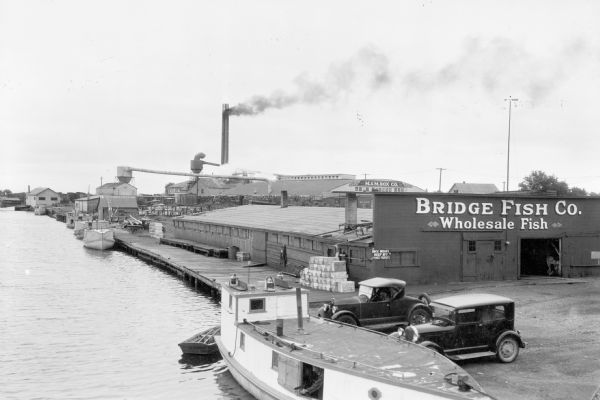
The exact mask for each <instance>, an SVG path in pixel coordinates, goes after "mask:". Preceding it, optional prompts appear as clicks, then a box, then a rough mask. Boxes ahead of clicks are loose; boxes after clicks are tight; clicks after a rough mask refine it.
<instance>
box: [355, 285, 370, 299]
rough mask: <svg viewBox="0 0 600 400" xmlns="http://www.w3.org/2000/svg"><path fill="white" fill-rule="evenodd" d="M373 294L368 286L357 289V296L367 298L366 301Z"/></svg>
mask: <svg viewBox="0 0 600 400" xmlns="http://www.w3.org/2000/svg"><path fill="white" fill-rule="evenodd" d="M372 294H373V288H372V287H370V286H365V285H360V288H359V289H358V295H359V296H362V295H364V296H367V298H368V299H370V298H371V295H372Z"/></svg>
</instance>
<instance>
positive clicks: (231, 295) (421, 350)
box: [215, 278, 491, 400]
mask: <svg viewBox="0 0 600 400" xmlns="http://www.w3.org/2000/svg"><path fill="white" fill-rule="evenodd" d="M232 283H234V284H235V283H236V282H232ZM244 286H245V285H239V284H237V285H223V286H222V287H221V332H220V335H217V336H215V341H216V343H217V346H218V348H219V351H220V353H221V355H222V356H223V360H224V361H225V362H226V364H227V365H228V367H229V370H230V372H231V374H232V375H233V377H234V378H235V379H236V380H237V381H238V382H239V383H240V385H241V386H243V387H244V388H245V389H246V390H247V391H248V392H250V393H251V394H252V395H253V396H254V397H256V398H257V399H260V400H263V399H268V400H290V399H306V398H317V399H327V400H338V399H339V400H342V399H343V400H352V399H371V400H379V399H383V400H385V399H491V397H490V396H488V395H487V394H485V392H484V391H483V390H482V388H481V386H480V385H479V384H478V383H477V382H476V381H475V380H474V379H473V378H472V377H471V376H470V375H469V374H468V373H467V372H466V371H465V370H463V369H462V368H461V367H459V366H458V365H456V364H455V363H454V362H452V361H450V360H449V359H447V358H446V357H444V356H442V355H440V354H439V353H437V352H435V351H432V350H430V349H427V348H425V347H422V346H420V345H417V344H415V343H412V342H409V341H405V340H401V339H398V338H393V337H390V336H388V335H384V334H381V333H378V332H375V331H371V330H367V329H364V328H360V327H356V326H351V325H346V324H343V323H339V322H334V321H329V320H324V319H320V318H315V317H310V316H309V314H308V291H307V290H305V289H300V288H296V289H284V288H280V287H275V286H274V285H272V284H271V280H270V279H269V278H268V279H267V284H266V285H265V287H266V288H265V289H264V290H263V289H253V288H248V289H247V290H245V289H244ZM240 288H241V290H240ZM267 288H268V289H269V290H267Z"/></svg>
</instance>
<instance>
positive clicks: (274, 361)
mask: <svg viewBox="0 0 600 400" xmlns="http://www.w3.org/2000/svg"><path fill="white" fill-rule="evenodd" d="M271 369H274V370H278V369H279V354H278V353H277V352H276V351H274V352H273V353H272V354H271Z"/></svg>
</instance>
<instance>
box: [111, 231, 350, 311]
mask: <svg viewBox="0 0 600 400" xmlns="http://www.w3.org/2000/svg"><path fill="white" fill-rule="evenodd" d="M115 241H116V246H117V247H118V248H120V249H122V250H124V251H126V252H127V253H129V254H131V255H133V256H136V257H138V258H140V259H142V260H145V261H147V262H150V263H152V264H155V265H157V266H159V267H161V268H164V269H166V270H169V271H171V272H172V273H175V274H177V275H178V276H179V277H181V278H182V279H184V280H185V281H187V282H188V283H190V284H191V285H193V286H194V287H195V288H196V289H201V286H204V287H205V288H206V289H208V290H209V291H210V292H211V293H212V294H213V295H214V296H219V298H220V290H221V285H223V284H227V283H228V282H229V278H230V277H231V275H232V274H236V276H237V277H238V278H239V279H240V280H243V281H245V282H248V284H249V286H255V287H261V286H263V285H264V281H265V279H266V278H267V276H272V277H273V278H275V276H276V275H277V273H278V272H279V270H277V269H276V268H273V267H269V266H266V265H264V264H255V263H252V262H251V261H237V260H231V259H228V258H217V257H209V256H205V255H203V254H199V253H197V252H194V251H193V250H192V251H190V250H188V249H186V248H181V247H174V246H171V245H167V244H161V243H160V240H159V239H156V238H153V237H150V236H146V235H134V234H131V233H129V232H127V231H125V230H115ZM197 245H198V246H200V247H203V248H209V247H210V246H208V245H204V244H200V243H197ZM284 279H285V280H286V281H287V282H288V283H290V284H291V285H292V286H294V287H298V286H299V283H298V279H297V278H294V277H291V276H285V278H284ZM309 290H310V295H309V300H310V303H311V305H317V304H321V303H323V302H325V301H329V300H330V299H331V297H332V295H335V297H336V298H340V297H348V296H353V295H355V293H331V292H326V291H322V290H315V289H309Z"/></svg>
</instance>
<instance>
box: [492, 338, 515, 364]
mask: <svg viewBox="0 0 600 400" xmlns="http://www.w3.org/2000/svg"><path fill="white" fill-rule="evenodd" d="M518 355H519V343H518V342H517V339H515V338H514V337H513V336H506V337H505V338H503V339H502V340H500V342H499V343H498V348H497V349H496V356H497V357H498V360H500V361H501V362H503V363H509V362H513V361H515V359H516V358H517V356H518Z"/></svg>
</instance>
